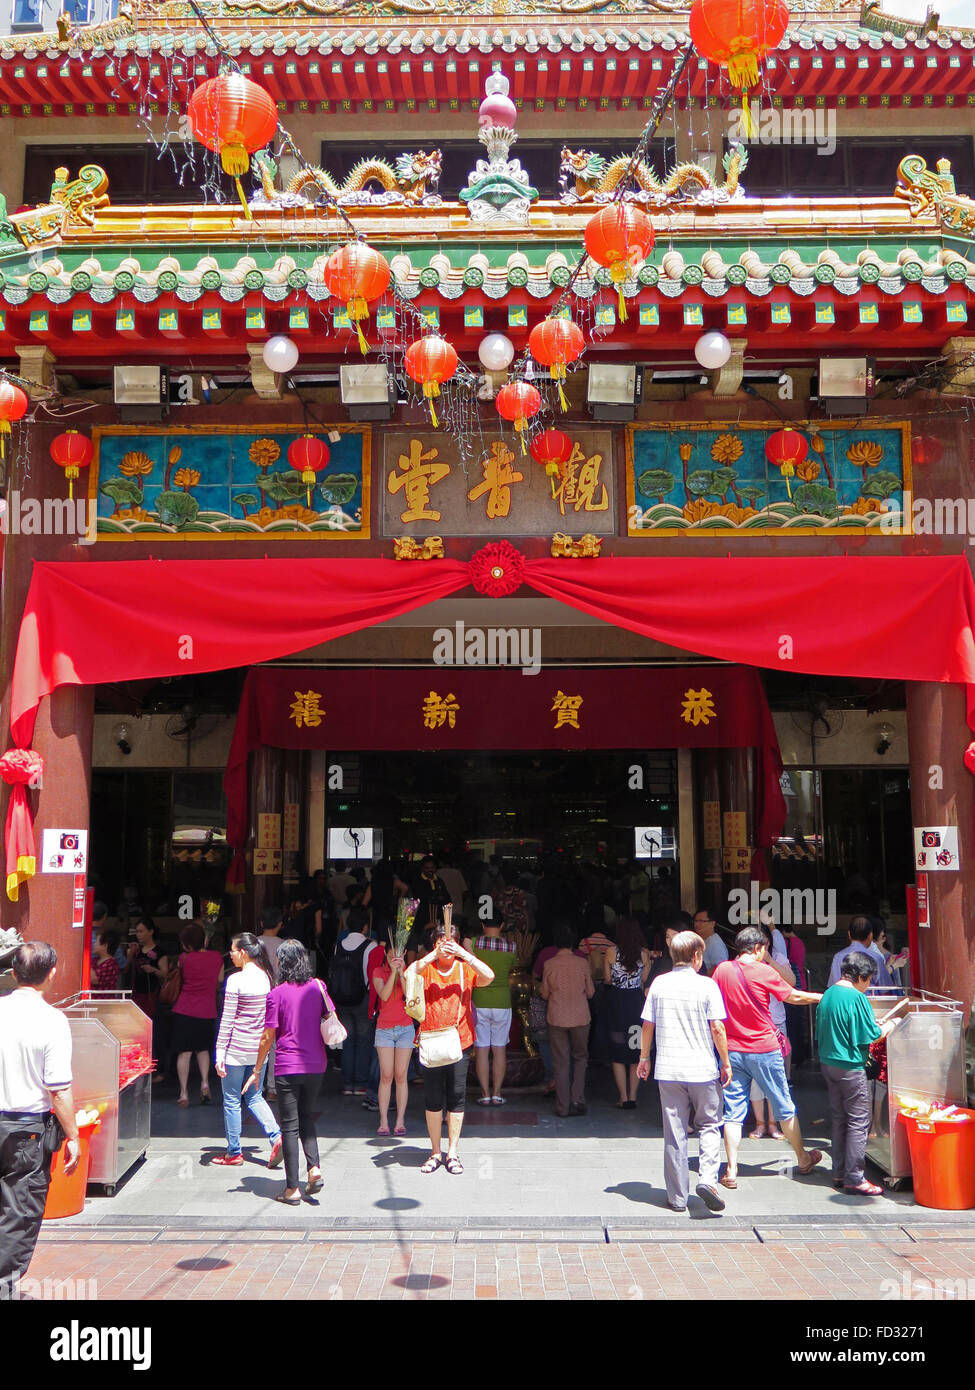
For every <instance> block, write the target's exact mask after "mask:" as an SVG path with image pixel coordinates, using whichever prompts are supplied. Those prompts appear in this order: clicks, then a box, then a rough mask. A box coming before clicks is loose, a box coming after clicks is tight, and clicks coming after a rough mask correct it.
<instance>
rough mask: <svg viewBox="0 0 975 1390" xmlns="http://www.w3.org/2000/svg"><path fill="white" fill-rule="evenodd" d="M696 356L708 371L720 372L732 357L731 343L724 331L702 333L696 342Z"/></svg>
mask: <svg viewBox="0 0 975 1390" xmlns="http://www.w3.org/2000/svg"><path fill="white" fill-rule="evenodd" d="M694 356H695V357H696V358H697V360H698V362H700V364H701V366H702V367H703V368H704V370H705V371H707V372H718V371H720V370H721V368H722V367H723V366H725V364H726V363H727V362H728V360H729V359H730V357H731V344H730V343H729V341H728V339H727V338H726V337H725V335H724V334H723V333H702V334H701V336H700V338H698V340H697V342H696V343H695V344H694Z"/></svg>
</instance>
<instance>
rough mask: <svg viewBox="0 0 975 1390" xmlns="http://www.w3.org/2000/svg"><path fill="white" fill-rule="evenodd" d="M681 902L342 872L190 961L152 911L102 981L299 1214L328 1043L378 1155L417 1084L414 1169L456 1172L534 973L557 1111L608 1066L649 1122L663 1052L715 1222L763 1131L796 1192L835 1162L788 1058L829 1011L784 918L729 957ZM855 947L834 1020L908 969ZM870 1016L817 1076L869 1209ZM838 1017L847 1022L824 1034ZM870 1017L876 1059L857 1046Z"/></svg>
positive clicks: (233, 1157)
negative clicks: (402, 918)
mask: <svg viewBox="0 0 975 1390" xmlns="http://www.w3.org/2000/svg"><path fill="white" fill-rule="evenodd" d="M674 887H675V885H674V884H673V883H672V882H671V881H670V879H669V878H668V877H667V876H666V875H664V877H663V878H662V879H661V878H658V877H654V878H651V877H650V876H649V875H648V874H647V872H646V870H645V868H644V867H643V866H642V865H641V864H640V863H638V862H636V861H631V863H630V864H629V865H626V866H622V867H621V868H620V869H619V870H618V871H616V872H615V873H611V872H610V871H608V870H606V869H596V868H593V867H591V866H589V867H586V866H578V867H572V866H568V865H562V864H543V865H539V866H538V867H537V870H536V871H532V870H531V869H530V868H529V867H528V866H527V865H526V866H518V867H515V866H512V865H510V864H508V863H500V862H498V861H488V862H485V863H481V862H480V861H478V862H476V863H474V864H473V865H466V866H465V867H464V868H463V869H461V868H458V867H457V866H455V865H454V864H453V863H452V862H451V861H450V860H449V859H444V860H441V861H440V862H438V861H437V860H436V859H434V857H433V856H428V857H426V858H425V859H423V860H422V861H420V862H419V864H417V865H416V866H412V867H411V866H410V865H408V864H405V863H402V864H392V863H389V862H388V861H385V860H381V861H380V862H379V863H378V864H376V865H373V866H371V867H370V872H369V873H367V872H366V870H365V868H364V866H362V865H352V866H349V867H347V866H346V865H344V864H337V865H335V866H334V871H333V872H332V874H331V875H328V874H326V873H325V872H324V871H320V872H319V873H318V874H316V875H314V876H313V877H312V878H310V879H308V880H306V881H305V882H304V883H303V884H302V885H301V886H300V887H299V890H298V892H297V893H296V894H294V895H293V896H292V898H291V899H290V900H289V901H288V903H287V904H286V906H285V907H284V909H279V908H274V907H269V908H265V909H264V910H263V912H262V914H261V920H260V921H259V922H258V923H257V924H255V925H256V927H257V928H258V930H256V931H255V932H246V931H245V932H240V933H236V934H233V935H232V936H231V939H229V940H221V938H220V936H219V933H218V932H214V931H212V930H211V931H210V932H208V931H207V930H206V929H205V926H204V924H201V923H200V922H198V921H197V922H193V923H190V924H187V925H186V926H185V927H183V928H182V929H181V931H180V932H179V940H178V948H177V949H175V950H174V949H173V947H172V946H171V945H168V946H167V945H163V944H162V943H161V942H160V941H159V939H158V934H157V932H156V930H155V925H154V923H153V922H152V920H151V918H149V917H147V916H146V915H145V914H142V915H141V916H140V917H139V919H138V920H137V921H135V923H134V924H133V929H132V937H133V939H132V940H131V941H129V942H128V943H126V944H124V945H123V944H122V943H121V942H120V940H119V937H118V934H117V933H116V932H113V931H112V930H106V929H104V927H102V928H101V929H98V925H99V924H97V923H96V932H95V945H94V960H93V982H96V983H97V986H98V987H99V988H113V987H118V986H119V984H120V983H128V985H129V987H130V988H131V989H132V991H133V997H134V998H135V999H136V1001H137V1002H138V1003H140V1005H141V1006H142V1007H143V1008H144V1009H145V1010H146V1012H147V1013H150V1014H151V1015H153V1017H154V1024H155V1029H154V1051H155V1053H156V1056H157V1057H158V1059H159V1063H160V1072H161V1074H162V1075H166V1074H168V1073H169V1072H171V1071H174V1072H175V1078H176V1081H177V1084H178V1099H177V1103H178V1104H179V1105H181V1106H186V1105H188V1104H190V1087H189V1081H190V1072H191V1067H192V1063H193V1060H194V1058H195V1060H196V1065H197V1069H198V1073H199V1099H200V1103H201V1104H208V1103H209V1101H210V1087H209V1073H210V1068H211V1060H212V1062H213V1064H214V1067H215V1070H216V1073H217V1075H218V1077H219V1078H220V1082H221V1088H222V1093H223V1107H224V1124H225V1131H226V1141H227V1146H226V1152H225V1153H224V1154H222V1155H219V1156H218V1157H217V1158H215V1159H214V1160H213V1161H214V1162H215V1163H217V1164H218V1165H225V1166H237V1165H239V1164H241V1163H242V1162H243V1161H244V1158H243V1154H242V1152H241V1142H240V1136H241V1122H242V1115H243V1109H244V1107H245V1106H246V1108H247V1109H248V1110H249V1112H250V1114H251V1115H252V1117H253V1118H254V1120H255V1121H256V1122H257V1124H258V1125H259V1126H260V1127H261V1129H262V1130H263V1131H264V1133H265V1135H266V1137H267V1140H268V1143H269V1146H270V1148H269V1153H268V1164H269V1166H270V1167H272V1168H275V1167H278V1166H280V1165H281V1164H282V1163H283V1164H284V1167H285V1184H286V1185H285V1188H284V1191H283V1193H282V1194H281V1200H283V1201H285V1202H287V1203H294V1202H296V1201H300V1199H301V1198H300V1189H299V1186H298V1167H299V1149H303V1151H304V1156H305V1162H306V1166H307V1170H308V1178H307V1184H306V1189H305V1190H306V1193H307V1192H308V1191H316V1190H318V1187H319V1186H320V1178H321V1170H320V1166H319V1160H318V1150H317V1140H316V1138H315V1133H314V1123H313V1119H312V1117H313V1116H314V1114H315V1113H316V1109H317V1104H318V1099H319V1094H320V1091H321V1087H322V1083H323V1077H324V1074H325V1070H326V1066H327V1062H328V1052H329V1046H331V1047H332V1048H333V1050H337V1051H338V1053H339V1060H340V1068H341V1084H340V1091H341V1094H342V1095H343V1096H346V1097H348V1096H351V1097H357V1098H359V1099H360V1100H361V1103H362V1105H363V1107H364V1108H365V1109H367V1110H369V1111H373V1112H376V1115H377V1122H378V1124H377V1134H378V1135H379V1136H380V1137H385V1136H390V1135H392V1136H395V1137H398V1138H399V1137H404V1136H405V1135H406V1134H407V1124H408V1113H407V1112H408V1107H409V1098H410V1084H411V1082H415V1083H416V1084H418V1085H419V1084H422V1086H423V1097H424V1111H425V1128H426V1132H427V1136H428V1137H429V1140H430V1147H431V1152H430V1156H429V1158H428V1159H427V1160H426V1162H425V1163H424V1165H423V1167H422V1169H421V1171H422V1172H424V1173H430V1172H433V1171H435V1170H436V1168H438V1167H440V1166H443V1167H445V1168H446V1170H447V1171H448V1172H450V1173H451V1174H460V1173H462V1172H463V1164H462V1161H461V1159H460V1156H459V1152H458V1147H459V1142H460V1136H461V1130H462V1124H463V1115H464V1110H465V1108H466V1103H467V1090H468V1086H469V1085H470V1086H472V1088H476V1091H477V1092H478V1095H477V1103H478V1104H479V1105H482V1106H499V1105H504V1104H505V1101H506V1097H505V1095H504V1094H503V1091H504V1086H505V1077H506V1072H507V1065H508V1044H509V1039H510V1035H511V1030H512V999H511V975H512V971H513V970H514V969H516V968H518V967H519V966H522V967H523V968H525V969H530V972H531V975H530V978H531V980H532V997H531V1004H530V1009H529V1013H528V1020H527V1022H526V1027H525V1030H524V1031H525V1032H526V1033H527V1035H528V1037H530V1040H531V1043H532V1044H534V1045H535V1046H536V1047H537V1051H538V1054H539V1055H540V1057H541V1059H542V1071H543V1076H542V1078H541V1079H542V1082H543V1090H544V1094H545V1095H547V1096H551V1097H552V1099H553V1101H554V1113H555V1114H556V1115H557V1116H558V1117H559V1118H570V1117H576V1116H581V1115H585V1114H586V1113H587V1109H588V1100H587V1076H588V1074H589V1069H590V1067H591V1065H592V1064H593V1063H596V1064H597V1065H599V1064H602V1065H605V1066H606V1067H607V1068H608V1069H610V1070H611V1074H612V1078H613V1081H614V1083H615V1090H616V1093H617V1097H618V1098H617V1100H616V1105H617V1107H618V1108H619V1109H621V1110H634V1109H636V1107H637V1104H638V1097H639V1095H640V1086H641V1083H643V1082H645V1081H647V1080H648V1079H649V1077H650V1075H651V1071H652V1054H653V1052H654V1050H655V1051H656V1058H657V1061H656V1068H655V1070H653V1075H654V1077H655V1079H656V1082H657V1085H658V1089H659V1096H660V1104H661V1113H662V1116H663V1121H664V1134H665V1176H666V1186H667V1198H668V1202H669V1203H670V1205H671V1206H672V1207H673V1208H674V1209H676V1210H682V1209H684V1208H685V1207H686V1205H687V1200H688V1178H687V1138H688V1135H689V1134H691V1133H694V1132H696V1133H697V1135H698V1136H699V1140H700V1166H699V1176H700V1178H701V1182H700V1184H699V1186H698V1195H699V1196H701V1197H702V1200H704V1201H705V1202H706V1203H707V1204H708V1205H709V1206H712V1208H713V1209H714V1210H720V1209H721V1207H722V1206H723V1205H724V1198H723V1197H722V1195H721V1192H720V1190H719V1189H721V1188H724V1189H725V1190H729V1189H730V1190H734V1189H735V1188H736V1186H737V1177H738V1156H739V1151H740V1144H741V1140H742V1135H743V1133H744V1131H745V1127H746V1125H747V1121H748V1117H749V1111H751V1114H752V1116H753V1122H754V1123H753V1128H752V1135H753V1137H755V1138H766V1137H768V1138H775V1139H781V1140H783V1141H785V1142H788V1143H789V1144H790V1145H791V1147H792V1149H793V1151H794V1153H795V1156H796V1163H797V1167H798V1171H799V1173H800V1174H804V1173H808V1172H811V1171H812V1169H813V1168H814V1167H815V1166H816V1165H817V1164H818V1163H819V1162H820V1160H821V1158H822V1154H821V1153H820V1152H819V1151H818V1150H809V1149H807V1148H806V1146H805V1144H804V1141H803V1138H802V1133H801V1129H800V1125H799V1120H798V1117H797V1114H796V1107H795V1104H794V1101H793V1098H792V1092H791V1089H790V1068H791V1063H792V1058H793V1054H794V1052H797V1051H799V1050H800V1049H801V1050H802V1051H803V1052H804V1053H808V1051H809V1047H810V1039H809V1037H808V1035H807V1027H808V1016H809V1009H808V1007H807V1006H808V1005H809V1004H812V1003H817V1004H818V1003H819V1002H820V1001H821V1000H822V999H823V998H824V996H823V994H821V993H818V992H815V991H811V990H809V989H808V988H807V987H806V985H807V979H806V974H807V972H806V959H805V946H804V944H803V940H802V937H801V935H800V934H799V933H797V932H795V931H793V930H791V929H789V928H788V927H786V928H785V929H784V930H780V929H779V928H778V927H777V926H776V925H775V923H774V922H773V921H771V919H768V920H766V921H763V922H760V923H758V924H757V925H756V926H754V927H749V928H747V929H746V930H745V931H743V932H739V933H738V935H737V936H736V937H734V938H733V937H732V934H731V932H730V931H729V930H728V929H727V928H724V927H722V926H721V925H720V923H719V922H718V921H717V920H716V919H715V917H714V915H713V914H712V912H711V910H710V909H709V908H707V907H701V908H699V909H698V910H697V911H696V912H695V913H694V914H693V915H692V914H689V913H687V912H683V911H681V910H680V909H679V908H678V907H677V906H676V904H675V899H674ZM403 897H407V898H411V899H412V900H413V902H414V903H415V916H414V920H413V925H412V930H411V932H410V934H409V936H408V938H406V939H405V941H404V940H403V938H402V936H397V934H396V932H395V925H396V917H397V904H398V902H399V900H400V899H401V898H403ZM849 937H850V940H849V944H848V945H845V946H844V947H843V948H842V949H841V950H839V951H837V952H836V954H835V958H834V960H833V962H832V968H831V971H830V976H829V985H828V988H827V991H826V995H825V998H826V999H827V1000H830V999H832V997H833V995H834V994H835V991H836V989H837V988H838V989H839V990H840V991H841V995H842V994H845V993H849V991H850V989H851V988H852V989H853V991H854V993H856V994H860V993H862V990H863V989H865V988H867V987H868V985H869V984H871V983H872V984H877V983H882V984H896V983H897V982H898V978H897V972H898V970H899V969H900V967H901V966H902V965H903V957H899V956H894V955H892V954H891V952H890V950H889V948H886V946H885V945H882V944H880V943H881V941H882V940H884V938H883V923H882V922H881V921H878V920H877V919H873V918H867V917H857V918H854V919H853V921H852V922H851V925H850V931H849ZM397 943H398V944H397ZM526 952H527V954H526ZM851 972H852V973H851ZM865 1007H866V1008H867V1013H868V1014H869V1015H870V1024H871V1028H872V1029H873V1031H872V1032H870V1030H868V1029H866V1028H865V1016H862V1010H861V1012H860V1013H859V1014H851V1015H849V1017H847V1015H846V1014H843V1013H842V1011H840V1013H839V1015H838V1016H841V1017H842V1018H843V1019H844V1025H843V1026H844V1027H846V1029H847V1035H844V1037H845V1038H846V1044H847V1045H846V1047H845V1050H844V1047H842V1046H840V1045H839V1043H838V1042H837V1040H836V1037H835V1036H834V1035H831V1045H832V1046H833V1051H832V1052H831V1053H829V1057H828V1059H827V1062H826V1063H825V1064H824V1075H825V1076H826V1080H827V1085H828V1087H829V1095H830V1102H831V1106H832V1113H833V1124H834V1177H836V1179H837V1182H838V1185H840V1186H842V1187H843V1188H844V1189H846V1190H848V1191H856V1192H859V1193H862V1194H864V1195H867V1194H869V1195H875V1194H876V1193H879V1191H880V1189H879V1188H877V1187H876V1186H875V1185H873V1184H870V1183H869V1182H867V1180H866V1178H865V1176H864V1173H863V1155H862V1153H860V1148H861V1147H862V1148H864V1149H865V1146H866V1139H867V1134H868V1133H869V1130H870V1123H871V1116H872V1107H871V1100H870V1088H869V1083H866V1082H865V1079H864V1080H863V1084H861V1079H860V1078H861V1076H862V1077H863V1078H865V1073H864V1072H863V1070H862V1066H861V1064H860V1062H859V1061H857V1062H856V1064H855V1065H854V1063H853V1061H852V1060H851V1059H852V1058H854V1057H856V1058H859V1056H860V1052H861V1051H862V1050H863V1048H864V1047H866V1046H867V1045H868V1044H869V1043H871V1042H873V1041H874V1040H875V1038H876V1037H878V1036H879V1031H878V1030H877V1029H876V1028H875V1026H874V1025H873V1013H872V1010H870V1008H869V1006H865ZM834 1011H835V1004H831V1005H830V1008H828V1009H826V1010H825V1011H824V1014H823V1015H822V1016H823V1017H830V1016H831V1014H832V1012H834ZM847 1012H849V1011H847ZM857 1020H859V1022H860V1023H861V1024H863V1025H864V1037H862V1038H861V1037H860V1036H859V1034H858V1035H857V1036H856V1037H855V1038H854V1037H853V1035H852V1033H850V1029H851V1028H852V1026H853V1024H854V1023H855V1022H856V1021H857ZM867 1032H870V1036H866V1033H867ZM339 1037H340V1038H341V1045H340V1047H339V1048H338V1049H335V1043H336V1040H337V1039H338V1038H339ZM326 1039H327V1041H326ZM448 1043H449V1046H447V1044H448ZM444 1049H446V1050H444ZM820 1052H821V1056H822V1055H824V1054H823V1053H822V1045H820ZM441 1054H442V1055H441ZM864 1061H865V1058H864ZM661 1066H663V1070H661ZM844 1071H849V1072H853V1073H856V1074H857V1075H856V1076H855V1077H851V1076H845V1077H844V1076H842V1075H841V1073H843V1072H844ZM834 1072H835V1073H836V1074H835V1075H834V1074H833V1073H834ZM864 1084H865V1085H866V1087H867V1089H866V1102H864V1092H863V1085H864ZM269 1102H270V1103H269ZM273 1102H277V1109H278V1115H279V1117H280V1118H279V1119H278V1118H276V1116H275V1112H274V1110H273V1109H272V1108H271V1103H273ZM864 1103H865V1104H866V1112H864ZM864 1113H866V1116H867V1127H866V1129H863V1115H864ZM444 1125H446V1129H447V1149H446V1152H445V1153H443V1152H442V1141H441V1135H442V1130H443V1127H444ZM722 1130H723V1135H724V1149H725V1166H724V1171H723V1172H722V1173H720V1175H719V1172H718V1167H717V1159H718V1152H719V1148H720V1133H721V1131H722ZM861 1130H862V1134H861ZM861 1140H862V1144H861ZM840 1152H842V1154H843V1155H844V1157H843V1158H842V1160H840V1159H838V1157H837V1155H838V1154H839V1153H840Z"/></svg>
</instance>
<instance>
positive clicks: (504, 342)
mask: <svg viewBox="0 0 975 1390" xmlns="http://www.w3.org/2000/svg"><path fill="white" fill-rule="evenodd" d="M477 359H478V361H479V362H480V364H481V366H482V367H483V368H484V370H485V371H486V372H506V371H507V370H508V368H509V367H510V366H511V364H512V362H513V361H514V360H515V345H514V343H513V342H512V341H511V339H510V338H506V337H505V335H504V334H503V333H488V334H487V335H486V336H485V337H483V338H482V339H481V341H480V343H479V344H478V347H477Z"/></svg>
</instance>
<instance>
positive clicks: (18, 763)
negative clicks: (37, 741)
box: [0, 748, 44, 903]
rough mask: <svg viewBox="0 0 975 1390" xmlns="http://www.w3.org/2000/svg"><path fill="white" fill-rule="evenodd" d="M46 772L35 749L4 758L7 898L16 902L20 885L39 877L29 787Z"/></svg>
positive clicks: (0, 765) (11, 751) (10, 750)
mask: <svg viewBox="0 0 975 1390" xmlns="http://www.w3.org/2000/svg"><path fill="white" fill-rule="evenodd" d="M43 771H44V759H43V758H42V757H41V755H40V754H39V753H35V752H34V750H33V748H8V750H7V752H6V753H4V755H3V757H2V758H0V777H2V778H3V780H4V781H5V782H6V783H8V785H9V786H10V789H11V790H10V800H9V801H8V803H7V820H6V825H5V826H4V841H3V842H4V849H5V852H6V856H7V897H8V898H9V899H10V901H11V902H14V903H15V902H16V901H17V898H18V895H19V892H20V885H21V884H22V883H23V882H24V881H25V880H26V879H28V878H33V877H34V875H35V874H36V873H37V858H36V855H35V852H34V826H33V823H32V821H31V815H30V807H29V806H28V804H27V785H28V783H30V782H33V781H35V780H36V779H37V778H38V777H39V776H40V775H41V773H42V772H43Z"/></svg>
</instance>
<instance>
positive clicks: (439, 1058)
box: [419, 966, 464, 1068]
mask: <svg viewBox="0 0 975 1390" xmlns="http://www.w3.org/2000/svg"><path fill="white" fill-rule="evenodd" d="M463 1016H464V968H463V966H461V970H460V1005H459V1006H458V1009H457V1023H456V1024H454V1025H452V1026H451V1027H450V1028H431V1029H430V1030H429V1031H428V1032H424V1031H423V1029H422V1028H421V1029H420V1044H419V1051H420V1066H421V1067H430V1068H434V1067H449V1066H452V1065H453V1063H454V1062H459V1061H460V1059H461V1058H462V1057H463V1055H464V1049H463V1047H462V1046H461V1042H460V1032H459V1028H460V1021H461V1019H462V1018H463Z"/></svg>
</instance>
